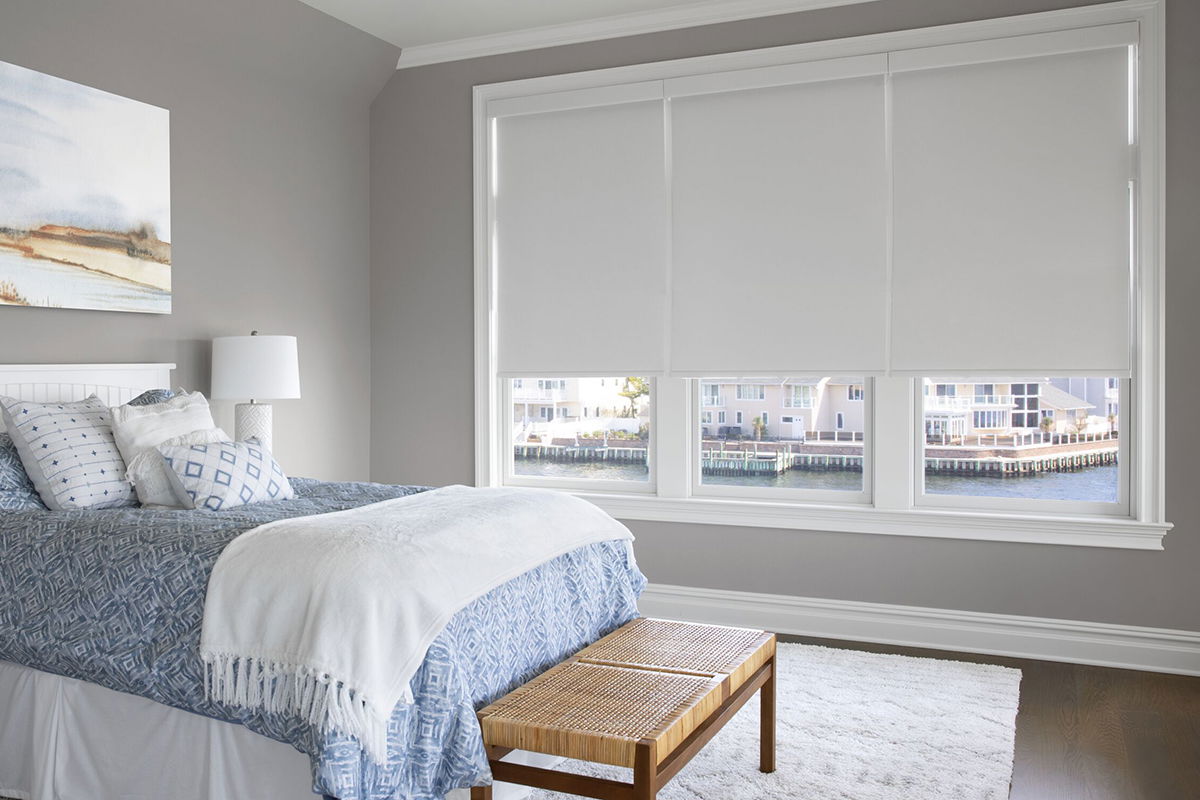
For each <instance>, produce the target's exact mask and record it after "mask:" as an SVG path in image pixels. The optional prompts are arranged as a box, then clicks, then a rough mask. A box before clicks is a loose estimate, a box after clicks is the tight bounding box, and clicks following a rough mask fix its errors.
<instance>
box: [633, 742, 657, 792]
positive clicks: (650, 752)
mask: <svg viewBox="0 0 1200 800" xmlns="http://www.w3.org/2000/svg"><path fill="white" fill-rule="evenodd" d="M657 783H658V744H657V742H655V741H654V740H653V739H642V740H641V741H639V742H638V743H637V748H636V749H635V750H634V752H633V800H654V798H655V797H657V796H658V787H657V786H656V784H657Z"/></svg>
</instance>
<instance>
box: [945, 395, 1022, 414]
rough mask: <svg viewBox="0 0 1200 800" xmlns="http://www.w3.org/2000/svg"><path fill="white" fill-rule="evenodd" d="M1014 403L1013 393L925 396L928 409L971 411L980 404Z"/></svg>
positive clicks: (1005, 404) (1011, 404)
mask: <svg viewBox="0 0 1200 800" xmlns="http://www.w3.org/2000/svg"><path fill="white" fill-rule="evenodd" d="M1013 405H1014V404H1013V396H1012V395H1011V394H976V395H970V394H968V395H961V396H960V395H928V396H926V398H925V408H926V409H940V410H944V409H950V410H954V411H969V410H971V409H972V408H976V407H980V406H1001V407H1004V408H1012V407H1013Z"/></svg>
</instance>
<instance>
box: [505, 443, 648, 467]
mask: <svg viewBox="0 0 1200 800" xmlns="http://www.w3.org/2000/svg"><path fill="white" fill-rule="evenodd" d="M646 453H647V450H646V448H645V447H587V446H583V445H566V444H539V443H536V442H524V443H521V444H516V445H513V457H514V458H525V459H532V460H536V461H575V462H589V461H609V462H613V463H617V464H645V463H646Z"/></svg>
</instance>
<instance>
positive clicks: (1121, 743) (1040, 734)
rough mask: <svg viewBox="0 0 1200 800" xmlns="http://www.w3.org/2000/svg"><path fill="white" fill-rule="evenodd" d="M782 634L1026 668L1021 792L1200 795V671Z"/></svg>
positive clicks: (1023, 795)
mask: <svg viewBox="0 0 1200 800" xmlns="http://www.w3.org/2000/svg"><path fill="white" fill-rule="evenodd" d="M779 638H780V641H789V642H806V643H809V644H821V645H827V646H829V647H843V648H851V649H855V650H869V651H871V652H874V653H898V654H901V655H910V656H922V657H926V658H947V659H952V660H955V661H972V662H976V663H981V664H1000V665H1001V666H1005V667H1016V668H1017V669H1019V670H1021V672H1022V673H1023V677H1022V679H1021V705H1020V711H1019V713H1018V714H1017V741H1016V761H1015V763H1014V765H1013V782H1012V795H1011V798H1012V800H1200V678H1189V677H1183V676H1180V675H1162V674H1159V673H1154V672H1139V671H1136V670H1127V669H1109V668H1107V667H1087V666H1081V665H1078V664H1060V663H1057V662H1054V661H1034V660H1031V659H1024V658H1005V657H1002V656H980V655H974V654H970V653H949V652H942V651H938V650H921V649H918V648H913V647H893V646H889V645H876V644H860V643H857V642H842V641H837V642H833V641H823V640H819V639H809V638H804V637H798V636H780V637H779Z"/></svg>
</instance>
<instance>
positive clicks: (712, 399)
mask: <svg viewBox="0 0 1200 800" xmlns="http://www.w3.org/2000/svg"><path fill="white" fill-rule="evenodd" d="M700 405H702V406H723V405H725V395H723V394H716V395H712V394H702V395H700Z"/></svg>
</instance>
